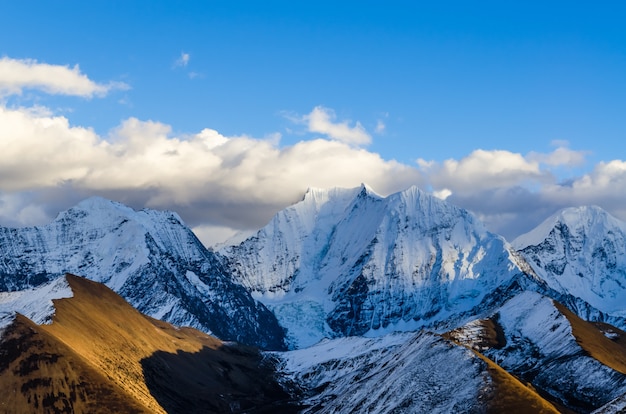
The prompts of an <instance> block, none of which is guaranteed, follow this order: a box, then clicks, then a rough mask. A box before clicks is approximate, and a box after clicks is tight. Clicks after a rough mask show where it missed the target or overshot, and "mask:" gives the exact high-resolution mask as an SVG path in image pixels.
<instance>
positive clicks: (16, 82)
mask: <svg viewBox="0 0 626 414" xmlns="http://www.w3.org/2000/svg"><path fill="white" fill-rule="evenodd" d="M24 89H37V90H41V91H43V92H46V93H49V94H54V95H73V96H82V97H87V98H90V97H93V96H103V95H106V94H107V93H108V92H109V91H110V90H112V89H128V85H126V84H125V83H122V82H110V83H108V84H101V83H96V82H94V81H92V80H91V79H89V78H88V77H87V76H86V75H84V74H82V73H81V72H80V69H79V67H78V65H75V66H74V67H72V68H70V67H69V66H60V65H50V64H47V63H39V62H37V61H36V60H32V59H11V58H8V57H3V58H0V96H9V95H20V94H22V91H23V90H24Z"/></svg>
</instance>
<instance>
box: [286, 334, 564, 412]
mask: <svg viewBox="0 0 626 414" xmlns="http://www.w3.org/2000/svg"><path fill="white" fill-rule="evenodd" d="M280 358H281V359H282V360H283V364H284V365H283V369H284V370H285V371H286V372H287V373H288V375H290V376H291V378H292V379H293V380H294V381H296V382H297V383H299V384H301V385H302V386H303V388H304V390H305V392H306V393H307V394H308V397H306V398H305V400H304V402H303V403H304V404H306V405H307V409H306V410H304V412H305V413H352V412H372V413H373V412H375V413H422V412H424V413H425V412H428V413H452V412H462V413H468V412H516V413H556V412H557V411H556V410H555V408H554V407H553V406H552V405H551V404H550V403H548V402H547V401H545V400H543V399H542V398H541V397H540V396H539V395H537V393H535V392H534V391H533V390H532V389H530V388H528V387H526V386H524V385H523V384H522V383H521V382H519V381H518V380H516V379H515V378H513V377H512V376H511V375H510V374H508V373H506V372H505V371H504V370H502V369H501V368H499V367H497V366H496V365H495V364H493V363H492V362H490V361H489V360H486V359H484V358H482V357H480V356H479V355H477V354H475V353H474V352H472V351H470V350H468V349H467V348H465V347H462V346H458V345H455V344H454V343H452V342H450V341H447V340H445V339H443V338H442V337H440V336H439V335H434V334H431V333H428V332H422V333H418V334H415V333H402V334H389V335H386V336H383V337H378V338H357V337H350V338H339V339H333V340H326V341H323V342H321V343H319V344H317V345H315V346H313V347H310V348H307V349H300V350H295V351H289V352H286V353H283V354H281V356H280Z"/></svg>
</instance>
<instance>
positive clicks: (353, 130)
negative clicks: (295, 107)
mask: <svg viewBox="0 0 626 414" xmlns="http://www.w3.org/2000/svg"><path fill="white" fill-rule="evenodd" d="M335 119H336V115H335V112H334V111H333V110H332V109H328V108H324V107H322V106H316V107H315V108H313V110H312V111H311V113H310V114H308V115H305V116H304V117H303V120H304V121H306V122H307V124H308V128H309V132H315V133H320V134H324V135H326V136H328V137H329V138H331V139H334V140H337V141H340V142H344V143H346V144H350V145H355V146H360V145H367V144H369V143H371V142H372V137H371V136H370V134H368V133H367V131H366V130H365V128H364V127H363V125H361V123H360V122H358V121H357V122H356V124H355V125H354V126H353V127H351V126H350V121H343V122H334V121H335Z"/></svg>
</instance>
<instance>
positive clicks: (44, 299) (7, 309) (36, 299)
mask: <svg viewBox="0 0 626 414" xmlns="http://www.w3.org/2000/svg"><path fill="white" fill-rule="evenodd" d="M73 295H74V294H73V292H72V289H71V288H70V286H69V284H68V283H67V279H66V278H65V277H64V276H63V277H60V278H58V279H55V280H53V281H51V282H48V283H46V284H44V285H41V286H39V287H36V288H33V289H27V290H22V291H17V292H0V330H1V329H3V328H6V326H7V325H9V324H10V323H11V322H13V319H14V318H15V314H16V313H21V314H22V315H24V316H26V317H27V318H28V319H30V320H32V321H33V322H35V323H36V324H40V325H41V324H48V323H51V322H52V317H53V316H54V312H55V308H54V304H53V302H52V300H53V299H63V298H71V297H72V296H73Z"/></svg>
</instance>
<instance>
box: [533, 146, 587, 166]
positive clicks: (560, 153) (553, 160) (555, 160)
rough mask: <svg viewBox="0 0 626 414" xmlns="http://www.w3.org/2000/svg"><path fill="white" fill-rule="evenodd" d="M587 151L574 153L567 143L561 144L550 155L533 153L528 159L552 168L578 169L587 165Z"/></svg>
mask: <svg viewBox="0 0 626 414" xmlns="http://www.w3.org/2000/svg"><path fill="white" fill-rule="evenodd" d="M587 155H588V152H587V151H574V150H571V149H569V148H568V147H567V144H566V143H565V142H561V143H560V145H559V147H558V148H556V149H555V150H554V151H552V152H551V153H548V154H542V153H537V152H531V153H530V154H528V157H527V158H528V159H529V160H533V161H535V162H539V163H542V164H545V165H548V166H551V167H559V166H564V167H578V166H581V165H583V164H584V163H585V157H586V156H587Z"/></svg>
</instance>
